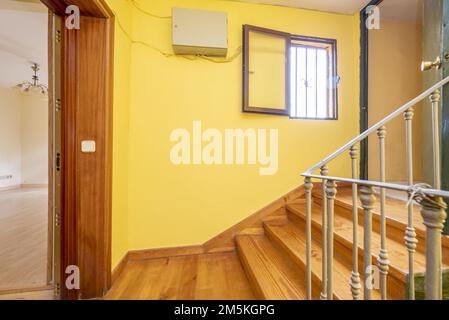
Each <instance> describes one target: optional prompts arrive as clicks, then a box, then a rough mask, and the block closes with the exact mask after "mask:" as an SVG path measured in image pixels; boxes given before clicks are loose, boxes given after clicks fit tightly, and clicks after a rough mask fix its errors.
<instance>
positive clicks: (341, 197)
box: [313, 187, 449, 248]
mask: <svg viewBox="0 0 449 320" xmlns="http://www.w3.org/2000/svg"><path fill="white" fill-rule="evenodd" d="M313 197H314V198H315V199H317V200H318V201H322V199H323V195H322V192H321V191H317V190H314V192H313ZM385 200H386V201H385V208H386V212H387V223H388V224H390V225H392V226H395V227H397V228H400V229H401V230H403V231H404V232H405V229H406V228H407V221H408V210H407V202H406V201H404V200H400V199H395V198H391V197H388V195H387V197H386V199H385ZM335 205H336V206H341V207H342V208H346V209H349V210H352V188H351V187H341V188H339V189H338V192H337V195H336V198H335ZM357 205H358V207H359V211H361V210H362V207H361V203H360V200H359V199H358V203H357ZM413 207H414V212H415V214H414V215H413V226H414V227H415V231H416V234H417V237H418V238H422V240H424V238H425V233H426V229H425V226H424V223H423V220H422V217H421V214H420V213H419V210H420V208H419V206H418V205H417V204H414V205H413ZM372 212H373V216H374V217H375V218H377V217H379V216H380V202H379V201H376V202H375V204H374V208H373V211H372ZM441 240H442V245H443V247H446V248H449V236H447V235H443V236H442V238H441Z"/></svg>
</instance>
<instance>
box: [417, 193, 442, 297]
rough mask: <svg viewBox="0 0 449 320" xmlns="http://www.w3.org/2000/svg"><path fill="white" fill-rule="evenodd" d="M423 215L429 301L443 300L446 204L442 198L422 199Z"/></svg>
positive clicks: (426, 284) (426, 286) (426, 282)
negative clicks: (442, 235)
mask: <svg viewBox="0 0 449 320" xmlns="http://www.w3.org/2000/svg"><path fill="white" fill-rule="evenodd" d="M420 204H421V215H422V217H423V220H424V225H425V226H426V276H425V288H426V289H425V291H426V299H427V300H441V299H442V292H441V288H442V277H441V274H442V266H441V233H442V231H443V227H444V221H445V220H446V208H447V207H446V204H445V203H444V201H443V199H442V198H440V197H424V198H423V199H420Z"/></svg>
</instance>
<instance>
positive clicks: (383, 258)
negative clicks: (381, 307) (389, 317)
mask: <svg viewBox="0 0 449 320" xmlns="http://www.w3.org/2000/svg"><path fill="white" fill-rule="evenodd" d="M386 135H387V129H386V128H385V127H384V126H382V127H380V128H379V129H378V130H377V136H378V138H379V156H380V181H381V182H385V180H386V177H385V137H386ZM385 191H386V190H385V188H380V252H379V256H378V258H377V262H378V265H379V270H380V293H381V297H382V300H386V299H387V276H388V269H389V264H390V261H389V260H388V250H387V225H386V216H385V199H386V195H385Z"/></svg>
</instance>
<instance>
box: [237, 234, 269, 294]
mask: <svg viewBox="0 0 449 320" xmlns="http://www.w3.org/2000/svg"><path fill="white" fill-rule="evenodd" d="M236 248H237V254H238V256H239V258H240V261H241V262H242V266H243V270H244V271H245V274H246V277H247V278H248V280H249V282H250V283H251V288H252V289H253V292H254V295H255V296H256V298H257V299H259V300H266V297H265V295H264V293H263V289H262V287H261V285H260V283H259V281H258V280H257V277H256V275H255V274H254V272H253V269H252V268H251V267H250V264H249V262H248V259H247V258H246V256H245V253H244V251H243V249H242V248H241V246H240V244H239V241H238V240H236Z"/></svg>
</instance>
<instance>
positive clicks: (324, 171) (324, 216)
mask: <svg viewBox="0 0 449 320" xmlns="http://www.w3.org/2000/svg"><path fill="white" fill-rule="evenodd" d="M320 173H321V175H322V176H327V175H328V174H329V169H328V167H327V165H324V166H322V167H321V172H320ZM326 183H327V180H323V183H322V184H321V188H322V192H323V202H322V209H323V210H322V218H321V219H322V223H321V224H322V225H321V237H322V240H321V251H322V252H321V254H322V270H321V271H322V275H321V277H322V280H321V286H322V288H321V296H320V299H321V300H326V299H327V197H326Z"/></svg>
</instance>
